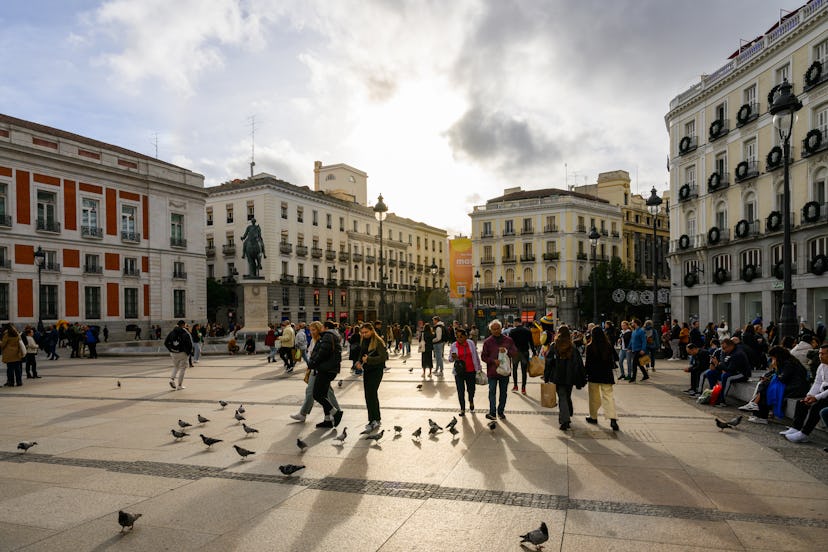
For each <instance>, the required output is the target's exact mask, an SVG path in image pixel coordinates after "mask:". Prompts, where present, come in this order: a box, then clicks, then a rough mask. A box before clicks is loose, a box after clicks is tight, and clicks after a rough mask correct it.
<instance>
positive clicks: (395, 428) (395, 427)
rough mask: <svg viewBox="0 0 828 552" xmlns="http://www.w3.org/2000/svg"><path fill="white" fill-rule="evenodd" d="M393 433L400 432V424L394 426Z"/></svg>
mask: <svg viewBox="0 0 828 552" xmlns="http://www.w3.org/2000/svg"><path fill="white" fill-rule="evenodd" d="M394 433H402V426H394Z"/></svg>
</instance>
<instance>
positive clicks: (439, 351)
mask: <svg viewBox="0 0 828 552" xmlns="http://www.w3.org/2000/svg"><path fill="white" fill-rule="evenodd" d="M434 369H435V370H437V371H438V372H442V371H443V343H435V344H434Z"/></svg>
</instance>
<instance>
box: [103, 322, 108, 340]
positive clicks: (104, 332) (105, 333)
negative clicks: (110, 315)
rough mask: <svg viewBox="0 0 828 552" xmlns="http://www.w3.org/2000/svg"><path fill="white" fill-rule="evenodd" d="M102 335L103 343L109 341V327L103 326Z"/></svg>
mask: <svg viewBox="0 0 828 552" xmlns="http://www.w3.org/2000/svg"><path fill="white" fill-rule="evenodd" d="M103 336H104V343H109V328H107V327H106V325H104V327H103Z"/></svg>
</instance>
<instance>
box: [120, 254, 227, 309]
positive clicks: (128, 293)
mask: <svg viewBox="0 0 828 552" xmlns="http://www.w3.org/2000/svg"><path fill="white" fill-rule="evenodd" d="M210 266H212V265H210ZM124 318H138V288H124Z"/></svg>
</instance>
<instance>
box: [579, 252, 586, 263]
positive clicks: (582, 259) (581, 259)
mask: <svg viewBox="0 0 828 552" xmlns="http://www.w3.org/2000/svg"><path fill="white" fill-rule="evenodd" d="M577 259H578V260H579V261H586V260H587V254H586V253H578V255H577Z"/></svg>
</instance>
